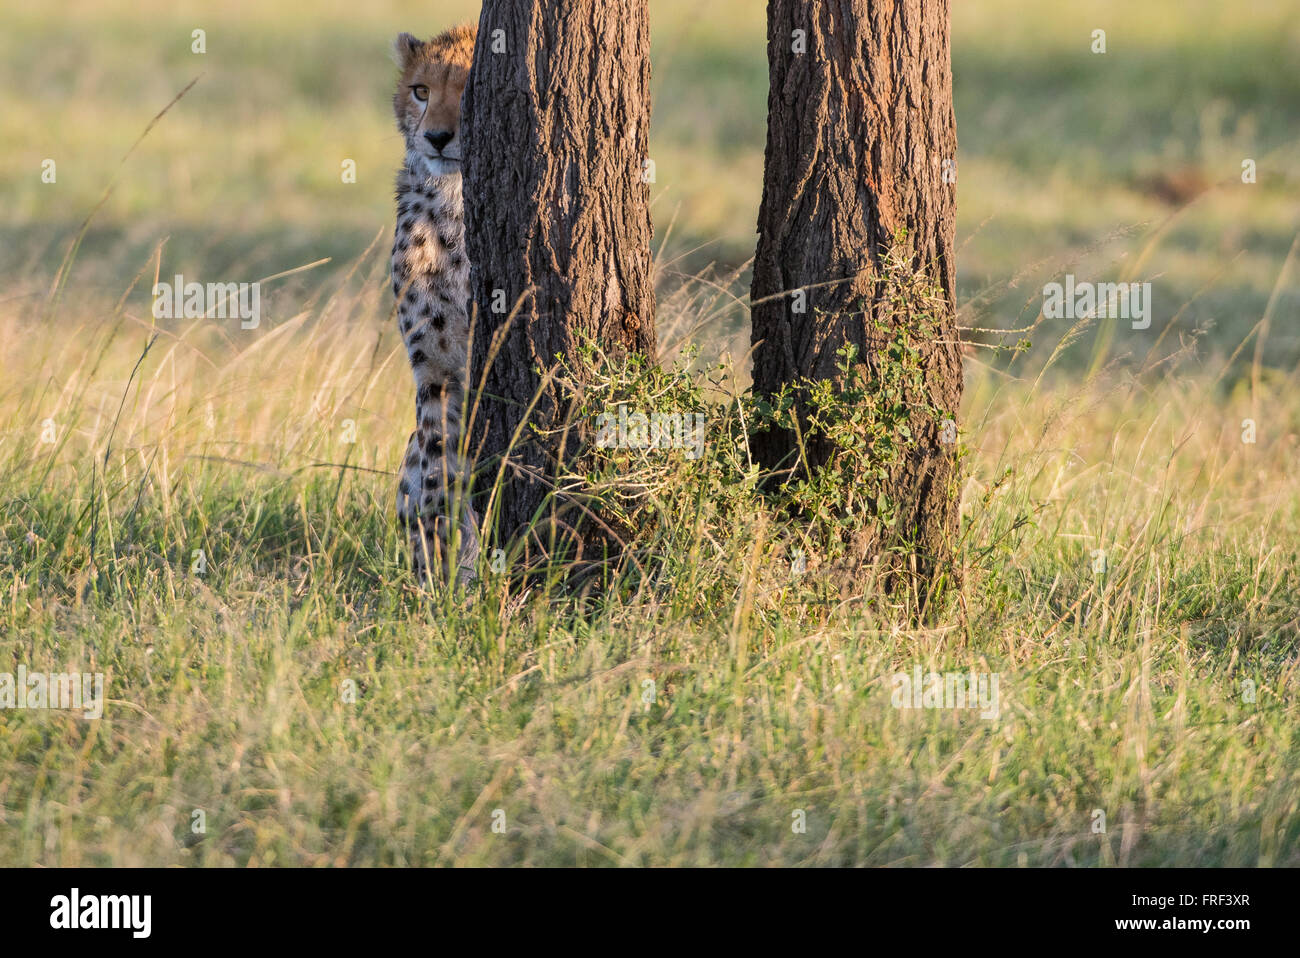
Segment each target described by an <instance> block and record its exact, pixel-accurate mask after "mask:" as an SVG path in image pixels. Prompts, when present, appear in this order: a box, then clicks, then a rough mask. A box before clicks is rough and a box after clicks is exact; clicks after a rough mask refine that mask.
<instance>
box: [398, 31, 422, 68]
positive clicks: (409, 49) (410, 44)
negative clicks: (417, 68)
mask: <svg viewBox="0 0 1300 958" xmlns="http://www.w3.org/2000/svg"><path fill="white" fill-rule="evenodd" d="M422 46H424V43H423V42H421V41H420V40H417V39H416V38H415V37H413V36H411V35H410V34H409V33H399V34H398V35H397V39H396V40H394V41H393V59H394V60H396V61H397V65H398V66H399V67H405V66H406V65H407V64H408V63H410V62H411V58H412V57H413V56H415V55H416V54H417V53H419V52H420V48H421V47H422Z"/></svg>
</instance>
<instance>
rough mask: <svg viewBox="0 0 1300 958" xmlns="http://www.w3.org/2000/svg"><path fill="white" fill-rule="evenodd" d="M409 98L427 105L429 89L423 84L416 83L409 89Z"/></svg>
mask: <svg viewBox="0 0 1300 958" xmlns="http://www.w3.org/2000/svg"><path fill="white" fill-rule="evenodd" d="M411 96H413V97H415V98H416V99H417V100H419V101H420V102H421V103H427V102H428V100H429V88H428V87H427V86H425V85H424V84H423V83H417V84H416V85H415V86H413V87H411Z"/></svg>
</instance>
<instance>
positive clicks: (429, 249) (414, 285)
mask: <svg viewBox="0 0 1300 958" xmlns="http://www.w3.org/2000/svg"><path fill="white" fill-rule="evenodd" d="M474 35H475V28H474V27H472V26H460V27H455V28H453V29H451V30H449V31H447V32H446V33H443V34H441V35H439V36H436V37H434V38H433V39H431V40H428V41H420V40H417V39H416V38H415V37H413V36H411V35H410V34H409V33H403V34H401V35H400V36H398V38H397V40H396V41H395V42H394V45H393V49H394V53H395V56H396V59H397V63H398V66H399V67H400V68H401V71H402V73H401V78H400V79H399V81H398V85H397V91H396V93H395V94H394V96H393V112H394V114H395V115H396V118H397V126H398V129H399V130H400V131H401V133H402V136H403V137H404V139H405V141H406V162H405V164H404V165H403V167H402V169H401V170H400V171H399V172H398V174H397V226H396V229H395V230H394V235H393V260H392V274H393V295H394V297H395V298H396V300H397V326H398V329H399V330H400V331H401V334H402V340H403V342H405V344H406V354H407V358H408V359H409V360H410V363H411V372H412V374H413V375H414V377H415V424H416V427H415V431H414V432H413V433H411V438H410V440H409V441H408V443H407V447H406V456H405V458H404V460H403V463H402V472H401V479H400V480H399V482H398V487H397V515H398V519H399V521H400V522H401V523H402V524H403V525H404V526H405V528H406V529H407V530H408V533H409V536H410V542H411V551H412V554H413V561H414V568H415V572H416V574H417V575H418V576H419V577H420V579H421V580H424V579H425V578H426V577H427V576H428V575H429V570H430V568H431V567H433V568H436V569H440V570H441V571H442V572H443V574H445V573H446V572H447V571H448V560H449V551H450V548H451V546H452V540H453V539H459V549H458V552H457V554H456V557H455V563H456V566H457V570H456V571H457V576H458V577H459V578H460V579H461V580H462V581H463V580H466V579H468V578H469V577H470V576H471V575H472V570H473V567H474V564H475V562H476V560H477V557H478V551H479V539H478V519H477V516H476V515H475V514H474V511H473V509H471V508H470V506H469V503H468V498H467V496H466V494H465V490H464V488H463V485H464V483H465V482H466V481H467V480H468V476H467V475H466V472H465V464H464V462H463V460H462V458H461V456H460V455H459V452H458V451H459V448H460V439H461V431H462V430H461V426H462V419H463V415H464V404H465V380H466V375H467V370H466V365H467V362H468V346H469V317H468V312H467V306H466V304H467V301H468V299H469V261H468V260H467V259H466V257H465V217H464V204H463V201H462V194H461V171H460V161H461V156H462V153H461V141H460V98H461V94H462V93H463V92H464V89H465V81H466V79H467V78H468V75H469V67H470V63H471V60H472V57H473V51H474ZM453 509H456V511H457V512H458V517H457V518H456V519H455V520H453V518H452V517H451V512H452V510H453ZM453 531H459V536H453Z"/></svg>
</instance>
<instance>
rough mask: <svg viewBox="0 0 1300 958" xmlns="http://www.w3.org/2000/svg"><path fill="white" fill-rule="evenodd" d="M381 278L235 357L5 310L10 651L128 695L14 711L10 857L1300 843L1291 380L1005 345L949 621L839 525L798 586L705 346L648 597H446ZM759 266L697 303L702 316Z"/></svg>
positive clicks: (203, 860) (783, 537) (649, 559)
mask: <svg viewBox="0 0 1300 958" xmlns="http://www.w3.org/2000/svg"><path fill="white" fill-rule="evenodd" d="M355 266H356V269H355V270H354V271H353V273H352V279H351V280H349V281H347V282H344V283H341V284H338V285H337V286H335V287H333V288H332V289H329V290H323V291H322V295H321V296H320V298H319V300H318V301H317V302H316V303H315V304H311V305H307V306H305V307H304V309H303V310H302V312H301V314H300V315H299V316H297V317H296V318H294V319H293V320H292V321H290V322H286V323H283V324H281V325H279V326H277V327H275V328H274V329H269V330H261V331H252V332H244V331H240V330H238V329H237V328H235V329H233V330H226V331H224V334H225V336H226V337H227V338H228V339H229V340H230V343H229V344H227V345H226V346H225V347H223V348H222V349H214V348H211V347H210V346H209V345H208V344H207V342H206V340H207V339H209V338H210V337H211V336H212V335H213V330H212V329H211V325H212V324H211V323H208V324H196V326H195V327H194V328H190V329H173V330H162V329H158V328H153V327H152V326H151V325H150V324H149V322H148V321H142V320H140V319H139V318H137V317H134V316H132V315H131V313H130V311H129V310H124V311H122V312H121V313H120V314H119V315H117V316H114V317H106V318H105V319H104V320H103V321H99V322H96V321H95V320H94V319H93V318H91V317H83V318H80V319H75V320H73V321H72V322H71V323H70V324H69V325H68V326H67V334H66V335H64V336H60V337H53V336H50V335H47V334H45V333H44V332H43V330H41V329H39V328H37V327H35V326H34V324H33V322H32V321H31V319H30V318H27V316H25V315H24V314H22V313H20V312H19V311H18V310H16V309H15V308H14V307H13V305H12V304H6V310H7V314H6V315H4V316H3V318H0V337H3V350H0V355H2V356H3V359H0V364H2V365H0V377H2V381H3V382H4V384H5V385H4V387H3V389H2V390H0V409H3V410H4V414H5V421H6V422H7V423H9V424H10V425H9V428H8V429H7V430H6V432H5V436H4V443H3V446H2V447H0V454H2V458H0V494H2V495H3V497H4V503H5V508H4V511H3V520H0V522H2V524H0V572H2V573H3V579H2V580H0V588H2V590H3V595H4V601H3V605H2V606H0V616H2V618H0V622H2V625H3V628H2V629H0V635H2V636H3V638H0V656H2V657H3V658H2V659H0V661H4V662H5V663H13V666H11V667H16V665H17V664H18V663H23V664H25V665H26V666H27V667H28V668H29V669H33V670H35V669H44V670H47V671H61V670H64V669H65V668H76V669H79V670H85V671H101V672H103V673H105V675H106V682H107V693H106V695H107V698H108V702H107V704H106V706H105V715H104V718H103V719H102V720H101V721H99V722H97V723H96V722H88V721H86V720H84V719H82V718H80V717H78V716H76V715H75V714H72V713H63V712H49V711H46V712H37V711H9V712H5V713H3V714H2V715H0V720H2V723H3V724H0V781H2V782H3V784H0V823H3V824H2V827H0V861H4V862H5V863H11V864H17V863H28V864H30V863H41V864H49V865H53V864H108V863H112V864H145V863H149V864H177V863H190V864H201V865H221V864H290V863H293V864H434V863H439V864H451V863H455V864H487V863H518V862H529V863H536V864H541V863H548V864H567V863H585V864H711V863H727V864H772V863H786V864H832V863H833V864H848V863H853V864H894V865H897V864H936V863H938V864H969V863H980V864H996V865H1017V864H1035V865H1037V864H1131V865H1137V864H1188V865H1190V864H1295V863H1296V862H1297V846H1296V840H1297V835H1298V834H1300V813H1298V811H1297V802H1300V799H1297V797H1296V796H1297V795H1300V791H1298V790H1297V785H1298V784H1300V782H1298V781H1297V778H1298V775H1297V762H1296V756H1297V751H1296V745H1295V740H1294V732H1293V729H1294V728H1295V727H1296V719H1297V714H1296V710H1297V705H1296V646H1297V628H1298V622H1297V617H1296V611H1295V610H1296V608H1297V607H1298V600H1300V595H1297V592H1298V590H1300V586H1298V585H1297V580H1296V578H1295V576H1294V569H1295V567H1296V563H1297V558H1298V557H1297V551H1298V550H1300V495H1298V493H1300V490H1298V489H1297V479H1296V477H1295V471H1294V470H1292V469H1291V468H1290V467H1289V462H1290V460H1291V459H1293V458H1294V452H1295V444H1296V434H1297V432H1298V431H1300V429H1298V428H1297V427H1298V426H1300V421H1298V420H1300V405H1297V404H1296V402H1295V401H1294V399H1293V398H1292V397H1291V396H1290V395H1289V392H1290V391H1289V390H1287V389H1285V388H1283V385H1284V384H1282V383H1269V382H1267V381H1265V382H1263V383H1261V386H1260V389H1261V390H1263V394H1262V395H1259V396H1257V397H1256V400H1257V405H1258V406H1259V407H1260V408H1262V409H1264V410H1267V411H1268V412H1267V413H1266V414H1263V413H1261V414H1260V419H1259V423H1258V427H1259V428H1258V439H1257V442H1256V443H1254V444H1245V443H1243V442H1242V441H1241V419H1242V418H1245V417H1246V416H1247V415H1248V414H1249V410H1250V406H1251V397H1250V396H1249V395H1248V393H1247V392H1245V391H1241V392H1236V391H1233V390H1223V389H1222V388H1218V387H1215V386H1214V385H1213V384H1212V383H1211V382H1210V378H1211V377H1210V376H1209V375H1208V374H1207V373H1206V372H1205V371H1203V370H1199V369H1197V368H1196V367H1195V363H1194V361H1191V360H1188V361H1186V362H1185V363H1184V368H1182V369H1179V370H1177V371H1175V370H1171V369H1168V368H1165V369H1162V370H1160V371H1158V372H1156V373H1153V374H1151V375H1149V376H1148V377H1146V378H1145V379H1142V380H1127V381H1125V380H1123V379H1121V378H1119V377H1118V376H1115V375H1109V376H1099V377H1097V378H1096V379H1095V380H1094V381H1092V382H1090V383H1088V384H1086V385H1084V386H1082V387H1080V386H1074V387H1062V386H1056V385H1051V384H1049V380H1050V377H1049V378H1048V379H1040V380H1039V381H1037V382H1033V381H1021V380H1016V379H1011V378H1008V377H1006V376H1004V375H996V374H993V373H981V374H977V375H974V376H973V377H972V380H971V383H970V388H969V393H968V396H969V399H968V408H967V410H966V412H965V416H964V422H965V423H966V424H967V425H966V427H965V435H964V441H965V444H966V453H965V455H966V471H967V475H968V487H967V490H966V496H965V507H964V511H965V519H964V526H963V533H962V535H963V539H962V542H963V557H964V563H965V566H966V569H967V576H966V580H965V582H964V584H963V586H962V589H961V591H960V593H959V594H956V595H953V596H952V597H951V599H950V606H949V607H948V608H946V609H945V610H943V612H942V615H941V616H940V618H939V620H938V622H937V623H936V624H935V625H934V626H933V627H929V628H917V627H914V626H909V625H907V624H905V623H906V621H907V618H906V616H903V615H900V614H899V613H900V610H898V609H894V608H891V607H890V605H889V604H887V603H884V602H882V601H881V600H880V599H879V598H878V597H875V596H873V595H872V593H871V590H870V588H869V585H868V587H867V588H865V589H864V590H863V594H861V595H859V596H854V597H852V598H850V599H848V600H845V599H844V598H843V597H841V596H840V594H839V593H838V592H835V593H834V594H831V592H830V591H829V590H827V589H825V588H824V587H823V585H822V584H821V582H820V579H819V576H818V559H817V556H816V555H815V553H814V554H811V555H809V556H808V563H807V568H806V571H804V572H803V573H802V574H796V572H795V570H794V569H792V566H791V545H792V544H793V543H799V542H801V541H802V540H801V532H802V530H800V529H799V528H798V527H797V526H794V525H792V524H791V522H790V520H789V519H785V518H783V517H782V516H780V515H777V514H773V513H770V512H769V511H766V510H765V508H764V505H763V503H762V501H761V500H760V498H759V497H758V496H757V495H756V494H755V493H754V492H753V491H752V490H750V489H747V488H744V487H737V486H728V487H726V488H720V487H717V486H716V485H712V484H711V480H710V476H714V475H717V474H720V471H721V470H722V467H723V465H725V466H726V469H727V470H734V467H735V462H734V459H735V457H736V456H737V455H740V454H741V453H740V451H739V450H738V448H737V447H736V445H735V444H734V443H732V442H729V441H728V440H727V436H728V435H729V434H734V433H732V431H731V425H734V424H728V423H727V422H726V417H727V416H729V415H734V413H730V412H728V410H735V409H736V408H738V407H737V406H736V404H735V403H734V401H733V400H734V396H735V393H736V391H738V390H739V389H743V388H744V385H745V379H744V375H743V372H741V371H738V370H737V369H736V368H735V366H734V363H732V364H728V363H727V362H723V363H722V364H721V365H720V366H719V365H714V364H701V363H697V364H696V365H695V366H694V367H692V368H693V369H694V371H693V372H691V371H685V372H681V373H680V376H681V377H682V379H681V381H682V382H683V383H685V384H686V385H687V386H690V384H691V383H692V382H694V383H695V386H694V387H691V388H698V389H699V390H700V393H699V395H700V396H701V397H705V399H704V400H702V401H707V403H708V405H707V408H708V409H709V411H710V413H709V414H710V419H709V423H708V425H709V433H708V437H709V440H708V443H707V445H706V447H705V449H706V452H705V456H704V457H703V459H702V460H699V461H696V462H688V461H687V460H685V459H682V458H680V457H681V453H680V452H676V453H674V452H667V451H653V450H645V451H643V452H641V453H640V454H639V455H640V462H639V463H632V464H630V465H629V466H628V472H627V475H628V476H635V475H639V474H640V473H638V472H637V470H639V469H646V470H653V474H654V476H655V477H656V478H655V482H654V483H653V484H648V485H647V486H646V487H645V488H646V489H647V490H649V491H648V492H647V493H646V494H645V495H644V496H642V497H641V499H640V500H639V502H638V505H637V508H638V509H639V510H641V511H640V512H639V515H641V516H642V517H643V523H642V526H641V527H640V530H639V533H638V535H637V537H636V538H635V539H634V541H633V542H632V546H633V548H634V550H635V554H636V555H637V556H638V557H639V558H640V566H639V568H638V569H637V570H636V572H635V574H631V573H629V575H627V576H626V577H625V578H624V579H622V580H621V581H622V587H621V588H615V589H613V590H610V591H607V592H605V593H602V594H600V595H595V594H590V593H582V594H574V593H572V592H570V591H566V590H563V589H559V588H556V589H549V588H546V587H544V586H543V587H539V586H538V585H537V584H536V582H533V583H532V584H531V586H529V587H528V589H527V591H526V590H525V587H524V586H522V585H519V584H518V583H519V580H518V579H514V578H512V577H511V576H509V575H501V576H492V575H488V576H486V577H485V579H484V580H483V581H482V582H480V583H479V584H478V585H477V586H475V590H476V591H475V593H474V595H473V596H472V597H469V598H466V597H464V596H460V597H457V596H454V595H453V596H446V595H443V596H442V597H441V598H438V597H435V598H434V599H433V600H432V601H426V600H424V599H423V598H422V597H421V595H420V592H419V590H418V589H417V588H416V584H415V583H414V582H413V581H412V580H411V579H410V576H409V573H408V572H407V571H406V564H405V558H404V554H403V548H404V545H403V543H402V542H401V539H400V537H399V536H398V534H397V530H396V529H395V525H394V523H393V522H392V519H391V501H392V486H393V482H394V472H395V469H396V465H397V457H398V456H399V455H400V453H401V440H402V437H404V435H405V429H404V426H405V417H406V415H407V414H408V412H409V409H408V408H407V407H408V402H407V397H406V396H405V394H404V391H403V390H401V389H396V388H394V386H393V383H394V382H395V381H399V380H401V379H402V377H403V376H404V375H405V371H404V370H403V369H402V368H401V364H400V361H401V354H400V343H399V342H398V340H397V337H396V334H395V332H394V330H393V329H392V323H391V322H390V321H389V320H390V317H389V316H388V310H387V307H386V304H385V303H384V301H383V300H382V298H381V295H380V289H381V285H382V284H380V283H379V282H377V281H376V277H377V275H378V274H379V273H380V272H382V256H380V255H379V254H377V253H372V254H370V256H369V257H368V258H367V259H364V260H362V261H360V262H358V263H357V264H355ZM716 286H717V284H710V283H705V282H699V283H686V284H683V285H682V286H680V287H678V289H677V291H676V292H672V291H668V292H667V294H666V295H665V296H664V297H663V302H664V310H665V317H664V323H665V325H666V326H670V327H671V326H672V325H674V324H682V326H683V327H689V326H690V324H691V323H692V322H693V320H694V319H696V318H698V317H699V316H701V315H707V314H708V313H709V312H710V310H711V309H713V308H720V307H718V306H716V305H715V306H710V305H709V304H710V303H715V302H716V303H725V302H727V301H728V300H727V297H725V296H723V297H721V298H720V299H717V300H716V301H715V300H714V299H712V298H709V297H713V296H715V295H716ZM702 289H707V290H711V291H713V292H710V293H708V294H704V293H702V292H701V290H702ZM702 296H704V297H705V298H704V299H702V298H701V297H702ZM65 298H66V297H65ZM241 336H243V337H247V338H246V339H240V338H239V337H241ZM670 338H671V337H670ZM146 347H147V348H146ZM688 358H689V357H683V363H685V361H686V359H688ZM679 369H685V366H684V365H679ZM706 377H707V381H704V380H705V378H706ZM1264 378H1265V380H1267V377H1264ZM1216 388H1217V391H1215V390H1216ZM1207 393H1209V394H1211V395H1214V396H1215V397H1216V401H1215V402H1214V403H1211V404H1207V403H1206V401H1205V400H1206V396H1207ZM347 420H351V421H352V423H353V424H354V426H355V438H356V441H355V442H354V443H348V442H345V441H344V439H345V437H346V438H350V437H351V436H352V430H351V428H350V427H347V426H345V423H346V421H347ZM51 423H52V424H53V427H54V432H53V438H54V441H53V442H49V441H45V440H48V439H49V438H50V436H51V433H50V431H49V427H50V424H51ZM673 456H676V457H678V458H677V459H673V458H671V457H673ZM656 457H658V458H656ZM723 460H727V462H726V463H724V462H723ZM728 474H731V473H730V472H728ZM195 550H202V551H203V555H204V559H205V568H204V566H203V565H202V564H201V565H200V566H198V567H196V566H195V556H196V551H195ZM1095 550H1104V553H1105V556H1104V559H1105V561H1104V571H1096V570H1098V569H1100V568H1101V566H1100V565H1098V560H1097V556H1096V553H1095ZM196 568H199V569H201V570H202V571H201V572H199V571H195V570H196ZM914 666H920V667H921V668H922V669H923V670H925V671H930V670H934V671H937V672H945V671H957V670H961V671H968V670H973V671H975V672H977V673H985V674H989V673H993V674H997V675H998V676H999V677H1000V696H1001V701H1000V708H999V715H998V717H997V719H996V720H988V719H982V718H980V717H979V716H978V715H977V714H976V713H975V712H972V711H960V710H952V709H948V710H944V709H938V710H921V711H916V710H905V709H898V708H895V707H893V705H892V704H891V697H892V688H893V676H894V675H895V674H896V673H909V674H910V673H911V670H912V669H913V667H914ZM1246 682H1249V683H1252V684H1250V685H1247V684H1243V683H1246ZM353 688H355V700H354V697H353V695H352V694H351V691H350V690H351V689H353ZM1252 699H1253V701H1252ZM1097 810H1100V812H1101V813H1102V814H1104V816H1105V819H1104V820H1105V831H1104V832H1100V833H1094V831H1093V828H1094V823H1095V822H1097V821H1099V820H1100V819H1098V818H1097ZM196 811H202V812H203V816H204V819H205V825H206V831H205V832H203V833H196V832H195V831H194V830H193V825H194V822H195V820H196V819H195V817H194V816H195V812H196ZM799 814H802V815H803V816H804V820H806V830H805V831H797V830H793V829H792V825H793V824H795V823H796V821H797V820H798V819H797V816H798V815H799ZM494 824H495V825H496V826H497V827H498V828H504V831H494V829H493V826H494Z"/></svg>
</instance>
